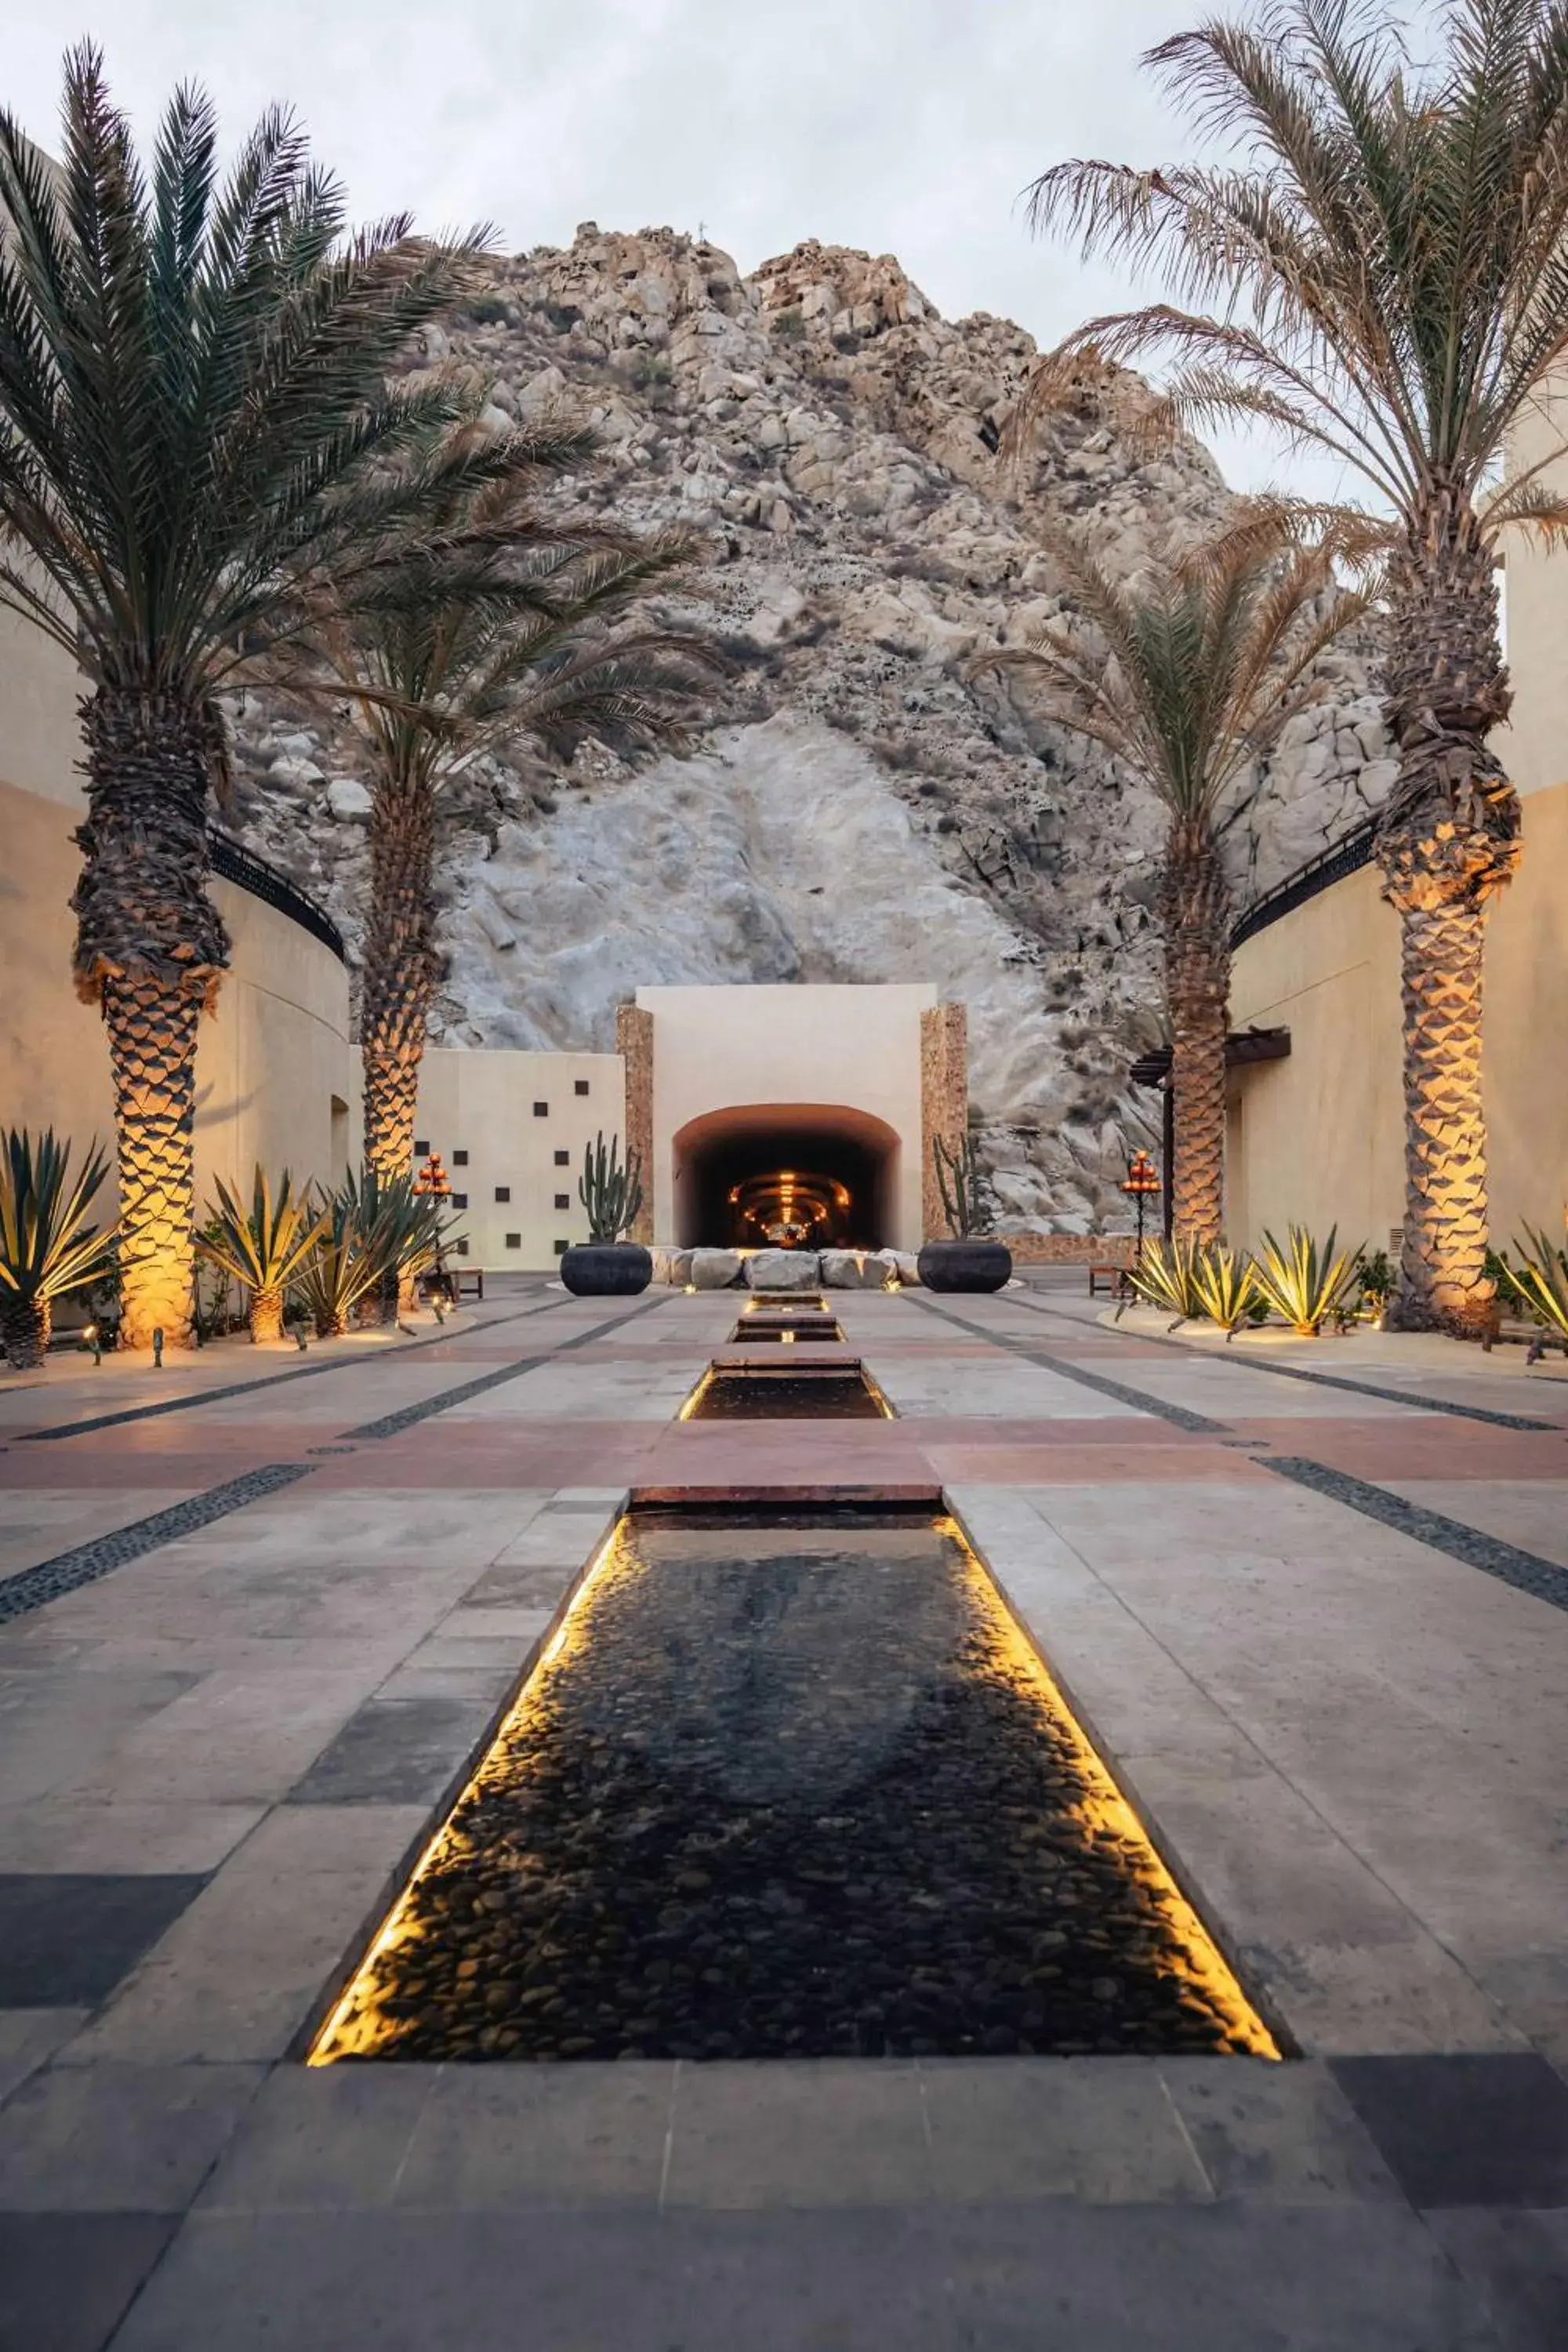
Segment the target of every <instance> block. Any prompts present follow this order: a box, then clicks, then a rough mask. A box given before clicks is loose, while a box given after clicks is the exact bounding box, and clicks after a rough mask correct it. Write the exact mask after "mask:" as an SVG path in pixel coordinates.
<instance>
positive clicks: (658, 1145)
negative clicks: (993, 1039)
mask: <svg viewBox="0 0 1568 2352" xmlns="http://www.w3.org/2000/svg"><path fill="white" fill-rule="evenodd" d="M637 1003H638V1004H639V1005H640V1006H642V1007H643V1008H644V1009H645V1010H646V1011H647V1012H649V1013H652V1014H653V1024H654V1032H653V1034H654V1046H653V1169H654V1230H655V1233H656V1234H657V1235H658V1238H659V1240H661V1241H663V1240H666V1239H668V1238H670V1237H672V1236H673V1234H674V1233H675V1230H676V1213H675V1198H674V1186H673V1178H674V1170H673V1164H672V1150H671V1146H672V1139H673V1138H674V1136H675V1135H676V1133H677V1131H678V1130H679V1129H681V1128H683V1127H684V1126H686V1124H687V1122H688V1121H689V1120H690V1119H695V1118H702V1117H704V1116H705V1115H707V1114H708V1113H710V1112H713V1111H720V1110H726V1109H730V1108H735V1107H736V1106H739V1105H742V1104H746V1103H779V1104H790V1103H799V1104H813V1105H818V1104H820V1105H843V1106H844V1107H846V1108H848V1109H851V1110H857V1111H864V1112H868V1113H869V1114H870V1116H871V1117H872V1118H879V1119H882V1120H884V1121H885V1122H886V1123H887V1125H888V1126H889V1127H890V1128H891V1129H893V1130H894V1132H895V1134H897V1135H898V1136H899V1137H900V1139H901V1149H900V1152H899V1156H898V1166H897V1168H896V1170H895V1171H893V1175H892V1186H891V1190H892V1198H893V1201H894V1203H895V1225H896V1230H895V1232H894V1234H892V1235H891V1236H890V1237H889V1238H890V1240H891V1242H892V1244H893V1246H895V1247H897V1248H900V1249H917V1248H918V1247H919V1246H920V1242H921V1150H920V1139H921V1013H923V1012H924V1011H925V1010H926V1009H927V1008H928V1006H931V1005H932V1004H934V1003H936V990H935V989H934V988H933V987H924V986H919V985H899V986H888V987H816V986H805V987H801V986H784V987H756V988H639V989H638V991H637Z"/></svg>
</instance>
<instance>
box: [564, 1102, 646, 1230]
mask: <svg viewBox="0 0 1568 2352" xmlns="http://www.w3.org/2000/svg"><path fill="white" fill-rule="evenodd" d="M620 1147H621V1139H620V1137H619V1136H618V1135H613V1136H612V1137H611V1138H610V1145H609V1150H607V1151H606V1150H605V1132H604V1129H603V1128H601V1129H600V1130H599V1134H598V1137H597V1139H596V1140H595V1142H593V1143H591V1144H588V1145H587V1146H586V1147H585V1148H584V1153H583V1173H582V1175H581V1176H580V1177H579V1178H578V1180H577V1198H578V1199H579V1200H580V1201H581V1202H582V1203H583V1206H584V1209H586V1210H587V1212H588V1238H589V1240H590V1241H595V1242H613V1241H618V1240H619V1238H620V1236H621V1235H622V1234H624V1233H626V1231H627V1229H628V1228H629V1227H630V1226H632V1225H634V1224H636V1223H637V1211H638V1210H639V1209H640V1208H641V1207H642V1163H641V1160H639V1159H638V1156H637V1153H636V1152H635V1151H630V1150H628V1151H627V1153H626V1166H625V1167H624V1168H623V1167H622V1166H621V1165H620Z"/></svg>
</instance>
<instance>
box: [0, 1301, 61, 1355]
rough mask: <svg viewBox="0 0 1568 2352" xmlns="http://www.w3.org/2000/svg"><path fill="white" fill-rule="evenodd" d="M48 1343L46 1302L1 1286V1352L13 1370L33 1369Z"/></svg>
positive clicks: (47, 1304)
mask: <svg viewBox="0 0 1568 2352" xmlns="http://www.w3.org/2000/svg"><path fill="white" fill-rule="evenodd" d="M48 1344H49V1302H48V1300H47V1298H19V1297H17V1295H16V1292H15V1291H14V1290H0V1355H4V1357H5V1361H6V1362H7V1363H8V1364H9V1365H10V1367H11V1370H13V1371H14V1372H36V1371H37V1369H38V1367H39V1365H40V1364H41V1363H42V1362H43V1360H44V1356H45V1353H46V1351H47V1348H48Z"/></svg>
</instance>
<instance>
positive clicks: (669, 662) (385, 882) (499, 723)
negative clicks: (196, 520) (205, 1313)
mask: <svg viewBox="0 0 1568 2352" xmlns="http://www.w3.org/2000/svg"><path fill="white" fill-rule="evenodd" d="M475 429H476V428H474V427H472V426H471V425H467V426H463V427H460V428H459V430H458V434H457V435H456V436H454V437H455V439H456V440H458V441H459V442H460V441H461V440H463V439H464V438H466V437H467V436H469V435H471V434H472V433H473V431H474V430H475ZM593 446H594V443H593V437H592V436H591V435H590V434H589V433H588V432H586V431H585V430H584V429H583V428H582V427H579V426H574V425H569V424H565V423H563V422H560V421H558V420H554V419H551V418H545V419H542V420H541V421H540V422H538V423H537V424H535V425H531V426H526V427H522V428H520V429H519V430H517V431H516V432H514V433H512V434H511V435H510V436H506V443H505V449H504V453H502V454H501V455H498V456H497V457H495V458H494V462H495V464H496V465H497V467H498V478H495V479H493V480H491V481H489V482H488V483H486V484H485V485H484V486H482V487H481V488H477V489H473V490H469V489H468V488H459V489H458V491H457V492H456V493H455V495H454V497H453V499H452V500H451V503H450V506H449V508H448V509H447V512H446V513H445V514H444V515H443V516H442V518H441V519H440V523H439V526H438V527H437V529H435V530H432V532H431V533H430V535H429V537H428V538H427V539H426V541H424V542H423V543H422V544H421V545H420V546H419V547H417V548H414V549H410V548H408V547H406V546H405V545H404V544H401V543H399V542H397V541H394V542H393V543H392V544H391V545H390V546H389V548H388V550H387V551H386V560H385V562H384V565H383V566H382V568H381V569H380V571H379V572H378V573H377V575H376V580H375V584H374V586H373V587H367V588H366V589H363V590H361V591H360V592H358V593H356V595H355V598H354V600H353V604H351V606H350V607H349V608H348V609H344V608H343V606H342V604H341V603H339V602H338V601H337V600H335V599H333V598H332V597H331V594H330V593H329V596H328V598H327V599H326V600H325V601H324V602H323V603H322V604H321V605H320V606H319V608H318V613H317V617H316V623H315V629H314V636H313V645H314V648H315V651H316V654H317V656H318V658H319V661H320V663H321V666H322V667H324V668H325V670H326V671H327V673H328V674H329V676H330V677H331V681H332V683H333V685H334V686H335V687H336V688H337V689H338V690H339V691H340V692H341V693H342V694H343V695H346V696H347V698H349V701H350V704H351V707H352V709H353V713H354V717H355V722H356V725H357V727H358V730H359V732H360V735H361V737H362V740H363V743H364V747H365V752H366V757H367V765H368V781H369V785H370V791H371V794H372V808H371V814H370V825H369V834H370V880H369V895H368V899H367V903H366V909H365V931H364V950H363V976H362V985H361V998H360V1036H361V1051H362V1055H363V1066H364V1157H365V1161H366V1164H367V1165H368V1166H369V1167H370V1168H372V1169H374V1171H376V1173H377V1174H378V1175H379V1176H380V1177H381V1178H382V1179H383V1180H384V1181H392V1180H393V1179H395V1178H397V1177H401V1176H405V1175H406V1174H407V1173H408V1172H409V1170H410V1166H411V1162H412V1159H413V1146H414V1127H415V1113H416V1102H417V1097H418V1091H419V1068H420V1062H421V1059H422V1057H423V1055H424V1051H425V1036H426V1025H427V1023H428V1019H429V1013H430V1006H431V1003H432V1002H433V1000H434V997H435V992H436V984H437V979H438V976H439V961H438V957H437V948H436V913H437V909H436V899H435V881H436V869H437V851H438V837H439V828H440V819H441V802H442V793H443V791H444V788H445V787H446V785H447V783H448V782H449V781H450V780H451V779H452V778H453V777H454V776H456V775H457V774H458V773H459V772H461V771H462V770H463V769H464V768H465V767H467V766H468V763H469V762H470V761H472V760H474V759H475V758H476V757H477V756H478V755H479V754H480V753H481V752H485V751H490V750H492V749H494V748H495V747H496V746H498V745H499V744H501V743H504V742H506V741H508V740H512V739H515V738H517V737H519V736H523V735H531V736H533V737H535V738H537V739H539V740H542V741H543V742H545V743H546V744H548V745H549V746H550V747H551V748H552V749H555V750H558V751H567V750H570V749H571V747H572V746H573V745H574V743H575V742H576V741H578V740H581V739H582V738H583V737H584V735H586V734H588V733H590V732H591V733H593V734H595V735H597V736H598V737H600V738H601V739H603V740H606V741H609V742H613V743H615V744H616V745H618V746H621V747H623V748H646V747H647V746H650V745H652V744H655V743H663V742H670V741H673V740H679V735H680V733H681V730H682V723H683V721H684V720H685V719H688V718H689V715H690V713H691V710H692V709H693V702H694V695H695V692H696V688H697V687H698V684H699V682H700V677H701V676H702V675H703V673H704V672H711V671H713V670H715V669H717V667H719V664H718V661H717V658H716V656H715V655H714V653H713V652H712V651H711V649H710V648H709V647H708V646H705V645H704V644H703V642H702V641H701V640H700V638H698V637H695V636H692V635H686V634H683V633H680V632H679V631H675V630H671V629H668V628H654V627H648V626H642V625H637V623H636V620H635V617H634V623H633V625H631V626H629V627H621V626H617V625H616V624H617V623H618V622H620V621H621V620H622V619H624V617H625V616H626V614H628V613H634V615H635V608H636V607H637V605H638V604H640V603H641V602H642V600H644V599H645V598H646V597H647V594H648V593H649V591H650V590H652V589H654V588H657V587H661V586H662V587H665V588H668V587H670V586H671V585H673V584H674V583H675V581H676V579H677V577H678V575H679V572H680V569H681V568H682V567H683V566H684V565H686V564H688V563H689V562H690V560H691V558H692V557H693V555H694V554H695V552H696V542H695V541H693V540H692V539H691V538H690V537H689V535H687V534H684V533H681V532H677V531H669V530H665V531H655V532H651V533H649V534H647V536H645V537H638V536H637V535H636V534H635V533H627V532H624V531H617V530H613V529H610V528H607V527H599V526H595V525H593V524H590V523H582V522H570V523H567V522H560V521H556V520H552V519H551V518H550V517H549V516H548V515H547V514H546V513H544V512H543V511H542V510H541V509H540V507H539V505H538V503H537V500H538V493H539V489H540V486H541V482H542V478H544V477H546V476H548V475H549V474H551V473H553V472H557V471H561V470H564V469H566V468H573V469H576V468H579V467H581V465H582V463H583V461H584V457H586V456H587V455H588V454H589V453H590V452H591V450H592V448H593ZM503 468H504V469H503ZM453 471H454V476H455V477H457V476H458V467H456V465H454V467H453Z"/></svg>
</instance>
